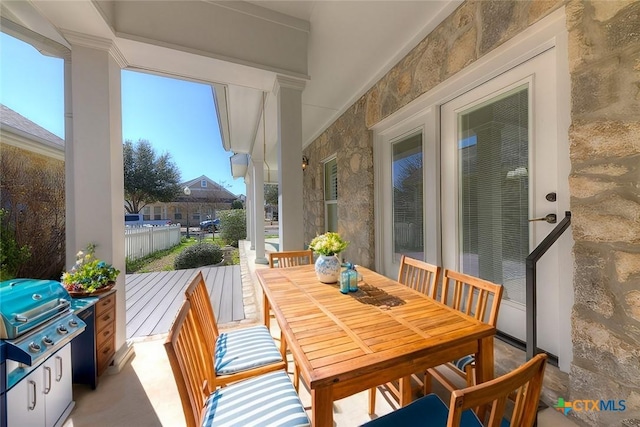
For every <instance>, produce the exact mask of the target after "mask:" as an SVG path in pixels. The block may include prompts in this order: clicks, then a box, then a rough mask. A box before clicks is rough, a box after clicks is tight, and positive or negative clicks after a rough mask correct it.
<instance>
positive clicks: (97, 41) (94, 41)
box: [61, 29, 129, 68]
mask: <svg viewBox="0 0 640 427" xmlns="http://www.w3.org/2000/svg"><path fill="white" fill-rule="evenodd" d="M61 31H62V35H63V36H64V38H65V39H66V40H67V41H68V42H69V43H70V44H71V46H72V49H73V46H74V45H75V46H82V47H88V48H91V49H97V50H103V51H105V52H109V55H111V57H113V59H114V60H115V61H116V63H117V64H118V65H119V66H120V68H127V67H128V66H129V62H128V61H127V58H125V57H124V55H123V54H122V52H121V51H120V49H118V46H116V44H115V43H114V42H113V40H110V39H105V38H103V37H96V36H91V35H89V34H84V33H79V32H77V31H72V30H65V29H61Z"/></svg>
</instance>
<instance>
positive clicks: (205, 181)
mask: <svg viewBox="0 0 640 427" xmlns="http://www.w3.org/2000/svg"><path fill="white" fill-rule="evenodd" d="M200 187H202V188H207V180H206V179H203V180H202V181H200Z"/></svg>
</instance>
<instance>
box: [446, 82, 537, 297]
mask: <svg viewBox="0 0 640 427" xmlns="http://www.w3.org/2000/svg"><path fill="white" fill-rule="evenodd" d="M528 117H529V101H528V87H527V85H525V86H521V87H519V88H516V89H513V90H511V91H509V92H507V93H505V94H502V95H501V96H499V97H497V98H494V99H491V100H489V101H487V102H484V103H482V104H480V105H477V106H474V107H473V108H470V109H468V110H466V111H462V112H460V113H459V114H458V132H457V134H458V142H457V143H458V156H457V157H458V163H459V164H458V174H459V175H458V185H459V188H458V194H459V202H458V203H459V226H458V227H459V230H460V234H459V237H460V242H459V248H460V252H459V256H460V260H459V261H460V265H461V267H462V271H463V272H464V273H467V274H470V275H473V276H477V277H480V278H483V279H486V280H490V281H492V282H495V283H502V284H503V285H504V286H505V298H507V299H511V300H513V301H516V302H519V303H522V304H524V303H525V299H524V298H525V292H524V291H525V258H526V256H527V255H528V253H529V223H528V215H529V177H528V165H529V120H528Z"/></svg>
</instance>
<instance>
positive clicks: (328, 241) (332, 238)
mask: <svg viewBox="0 0 640 427" xmlns="http://www.w3.org/2000/svg"><path fill="white" fill-rule="evenodd" d="M347 246H349V242H347V241H346V240H343V239H342V237H340V235H339V234H338V233H334V232H331V231H330V232H327V233H324V234H321V235H319V236H316V237H314V239H313V240H312V241H311V243H310V244H309V249H311V250H312V251H314V252H317V253H319V254H321V255H335V254H339V253H340V252H342V251H344V250H345V249H346V248H347Z"/></svg>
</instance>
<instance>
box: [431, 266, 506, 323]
mask: <svg viewBox="0 0 640 427" xmlns="http://www.w3.org/2000/svg"><path fill="white" fill-rule="evenodd" d="M502 292H503V287H502V285H498V284H496V283H492V282H490V281H488V280H483V279H479V278H477V277H474V276H470V275H468V274H464V273H459V272H457V271H453V270H449V269H445V271H444V277H443V279H442V295H441V301H442V302H443V303H444V304H447V305H448V306H449V307H452V308H454V309H456V310H459V311H461V312H463V313H465V314H467V315H469V316H472V317H474V318H475V319H477V320H480V321H481V322H485V323H488V324H490V325H491V326H496V323H497V322H498V310H499V308H500V302H501V300H502ZM487 310H488V311H487Z"/></svg>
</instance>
